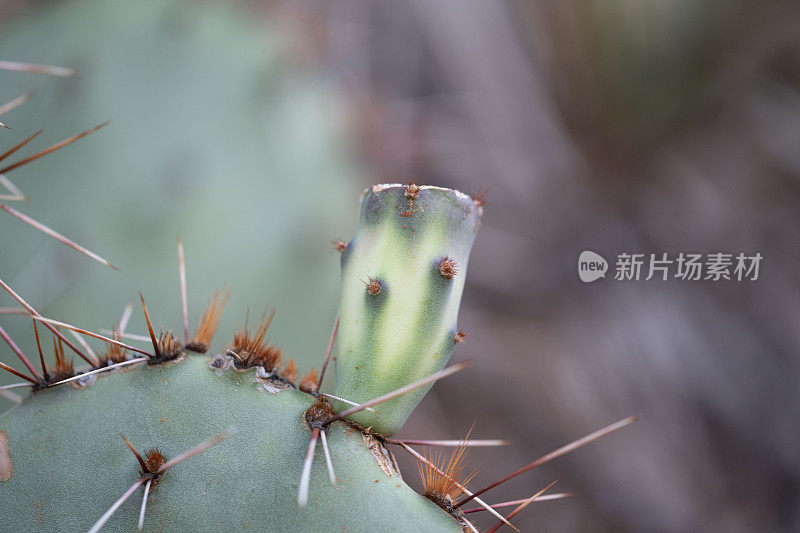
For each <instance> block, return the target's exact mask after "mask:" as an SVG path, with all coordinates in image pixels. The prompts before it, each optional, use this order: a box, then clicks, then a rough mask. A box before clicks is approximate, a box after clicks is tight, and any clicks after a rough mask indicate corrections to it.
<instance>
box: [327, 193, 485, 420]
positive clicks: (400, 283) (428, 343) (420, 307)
mask: <svg viewBox="0 0 800 533" xmlns="http://www.w3.org/2000/svg"><path fill="white" fill-rule="evenodd" d="M481 211H482V210H481V208H480V207H478V206H477V205H476V204H475V202H474V201H473V200H472V198H470V197H469V196H467V195H465V194H463V193H460V192H458V191H454V190H451V189H443V188H439V187H427V186H417V185H408V186H403V185H397V184H395V185H376V186H373V187H370V188H369V189H367V191H366V192H365V193H364V195H363V197H362V199H361V218H360V221H359V226H358V231H357V233H356V236H355V237H354V238H353V240H352V241H350V242H349V243H348V245H347V248H346V249H345V251H344V253H343V254H342V296H341V308H340V313H341V321H340V325H339V339H338V345H337V346H338V348H337V349H338V356H337V361H336V390H335V391H334V393H335V394H336V395H338V396H341V397H344V398H347V399H348V400H351V401H354V402H357V403H363V402H366V401H368V400H370V399H372V398H376V397H378V396H381V395H383V394H386V393H387V392H390V391H392V390H395V389H398V388H400V387H403V386H405V385H408V384H409V383H412V382H414V381H417V380H419V379H421V378H423V377H425V376H427V375H430V374H432V373H434V372H436V371H438V370H441V369H442V368H443V367H444V366H445V364H446V363H447V361H448V359H449V358H450V355H451V354H452V352H453V347H454V345H455V344H456V342H457V338H456V335H457V333H458V329H457V327H456V319H457V317H458V307H459V303H460V301H461V293H462V291H463V289H464V279H465V275H466V271H467V261H468V259H469V253H470V249H471V248H472V243H473V241H474V240H475V235H476V233H477V231H478V228H479V227H480V216H481ZM429 388H430V386H428V387H423V388H421V389H419V390H417V391H414V392H411V393H408V394H405V395H403V396H401V397H399V398H396V399H393V400H390V401H388V402H386V403H385V404H382V405H381V407H380V410H379V411H380V412H379V413H371V412H365V411H364V412H360V413H357V414H355V415H352V416H351V417H349V419H350V420H353V421H354V422H357V423H358V424H360V425H362V426H364V427H371V428H372V430H373V431H374V432H377V433H381V434H384V435H391V434H393V433H394V432H395V431H397V430H398V429H399V428H400V426H402V425H403V423H404V422H405V421H406V419H407V418H408V416H409V415H410V414H411V412H412V411H413V409H414V407H416V405H417V404H418V403H419V402H420V400H421V399H422V397H423V396H424V395H425V393H426V392H427V391H428V389H429Z"/></svg>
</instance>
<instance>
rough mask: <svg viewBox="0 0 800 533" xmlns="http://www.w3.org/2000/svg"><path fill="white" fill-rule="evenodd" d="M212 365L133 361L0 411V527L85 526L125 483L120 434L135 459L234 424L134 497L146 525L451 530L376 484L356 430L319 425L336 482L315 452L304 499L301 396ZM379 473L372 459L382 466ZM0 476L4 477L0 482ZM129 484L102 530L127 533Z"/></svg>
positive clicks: (127, 466) (129, 463)
mask: <svg viewBox="0 0 800 533" xmlns="http://www.w3.org/2000/svg"><path fill="white" fill-rule="evenodd" d="M211 360H212V359H210V358H208V357H205V356H188V357H186V358H185V359H184V360H183V361H181V362H177V363H167V364H164V365H157V366H149V365H145V364H142V365H137V367H136V368H132V369H130V370H125V371H120V372H115V373H113V374H109V375H101V376H99V377H97V379H96V381H95V382H94V383H92V384H91V385H89V386H87V387H85V388H82V389H78V388H76V387H73V386H70V385H62V386H59V387H57V388H54V389H46V390H43V391H39V392H36V393H33V394H31V395H30V396H29V397H28V398H26V399H25V400H24V401H23V403H22V404H20V405H19V406H17V407H15V408H13V409H12V410H10V411H8V412H7V413H6V414H4V415H3V416H2V417H0V474H2V476H0V479H1V478H5V477H7V478H8V479H6V480H5V481H0V502H2V505H0V524H2V529H3V530H4V531H86V530H87V529H88V528H89V527H91V525H92V524H93V523H94V522H95V521H96V520H97V519H98V518H100V516H101V515H102V514H103V512H104V511H105V510H106V509H108V508H109V507H110V506H111V504H112V503H114V501H116V500H117V498H119V497H120V496H121V495H122V494H123V493H124V492H125V491H126V490H127V489H128V488H129V487H130V486H131V485H132V484H133V483H134V482H135V481H136V480H137V479H138V478H139V473H138V471H139V465H138V463H137V462H136V459H135V458H134V456H133V454H132V453H131V452H130V450H129V449H128V448H127V447H126V446H125V444H124V443H123V440H122V438H121V437H120V433H124V434H125V436H126V437H127V438H128V439H129V440H130V441H131V442H132V443H133V445H134V446H136V447H137V449H138V450H139V451H140V452H141V453H143V452H145V451H146V450H149V449H150V448H153V447H158V448H159V449H160V451H161V452H162V453H163V454H164V455H165V456H166V458H167V459H168V460H169V459H170V458H172V457H175V456H177V455H179V454H180V453H182V452H184V451H186V450H188V449H190V448H192V447H193V446H195V445H197V444H198V443H199V442H201V441H203V440H205V439H207V438H208V437H210V436H212V435H214V434H216V433H219V432H220V431H224V430H226V429H228V428H231V427H233V428H235V429H236V432H235V434H234V435H233V436H231V437H230V438H228V439H227V440H225V441H223V442H222V443H220V444H219V445H217V446H215V447H213V448H210V449H209V450H207V451H205V452H204V453H201V454H200V455H197V456H195V457H192V458H191V459H188V460H187V461H185V462H183V463H180V464H178V465H176V466H175V467H173V468H172V469H170V470H169V471H167V472H166V473H165V474H163V476H162V478H161V480H160V481H159V483H158V485H157V486H156V487H155V488H154V489H153V490H152V492H151V493H150V496H149V499H148V506H147V513H146V520H145V530H147V531H222V530H239V529H250V530H255V531H351V532H352V531H365V532H374V531H426V532H428V531H460V530H461V527H460V526H459V524H458V523H457V522H456V521H455V520H454V519H453V518H452V517H451V516H450V515H448V514H446V513H445V512H444V511H442V510H441V509H439V508H438V507H437V506H436V505H434V504H433V503H431V502H430V501H428V500H426V499H425V498H424V497H422V496H420V495H418V494H417V493H415V492H414V491H412V490H411V489H410V488H409V487H408V486H407V485H406V484H405V483H404V482H403V481H402V480H401V479H400V478H399V477H397V475H393V476H391V477H390V476H389V475H387V474H386V473H385V472H384V470H382V468H381V465H380V464H379V462H378V460H377V459H376V457H375V456H373V454H372V453H371V452H370V450H369V447H368V445H367V444H366V442H365V440H364V436H363V435H362V434H361V432H359V431H358V430H356V429H353V428H352V427H349V426H347V425H345V424H343V423H341V422H339V423H334V424H332V425H331V427H330V428H329V438H328V441H329V444H330V449H331V454H332V459H333V464H334V466H335V468H336V474H337V476H338V480H337V483H336V485H332V484H331V483H330V481H329V479H328V475H327V472H326V468H325V462H324V458H323V453H322V450H321V448H320V447H319V446H318V447H317V451H316V456H315V462H314V465H313V468H312V475H311V491H310V497H309V505H308V507H307V508H306V509H298V505H297V489H298V484H299V481H300V474H301V469H302V465H303V459H304V457H305V453H306V449H307V447H308V441H309V437H310V431H309V429H308V427H307V426H306V425H305V422H304V412H305V410H306V409H307V408H308V407H309V406H310V405H311V404H312V402H313V398H312V397H311V396H309V395H307V394H304V393H301V392H299V391H297V390H294V389H288V390H284V391H282V392H279V393H271V392H269V391H268V390H267V389H268V388H269V386H268V385H267V384H265V383H262V382H261V381H260V380H259V379H258V378H257V377H256V375H257V369H250V370H248V371H236V370H232V369H228V370H225V371H221V370H218V369H215V368H212V367H211V366H210V365H209V362H210V361H211ZM384 467H385V465H384ZM9 474H10V477H8V475H9ZM142 494H143V492H142V489H139V490H138V491H137V492H136V493H135V494H134V495H133V496H132V497H131V499H129V500H128V501H127V502H125V504H123V505H122V507H120V508H119V510H118V511H117V512H116V514H115V515H114V516H113V517H112V518H111V519H110V520H109V522H108V523H107V524H106V525H105V527H104V529H103V531H132V530H134V529H135V527H136V523H137V519H138V513H139V506H140V504H141V500H142Z"/></svg>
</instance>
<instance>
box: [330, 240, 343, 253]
mask: <svg viewBox="0 0 800 533" xmlns="http://www.w3.org/2000/svg"><path fill="white" fill-rule="evenodd" d="M331 244H332V245H333V249H334V250H336V251H337V252H339V253H342V252H344V251H345V250H346V249H347V243H346V242H344V241H343V240H342V239H333V240H332V241H331Z"/></svg>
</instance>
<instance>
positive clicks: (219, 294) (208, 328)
mask: <svg viewBox="0 0 800 533" xmlns="http://www.w3.org/2000/svg"><path fill="white" fill-rule="evenodd" d="M230 295H231V291H230V290H225V288H223V289H221V290H216V291H214V294H213V295H212V296H211V299H210V300H209V302H208V305H207V306H206V308H205V310H204V311H203V315H202V316H201V317H200V323H199V324H198V325H197V330H196V331H195V334H194V337H192V340H190V341H189V342H188V343H187V344H186V349H187V350H191V351H193V352H196V353H206V352H207V351H208V347H209V344H211V339H212V338H213V337H214V333H215V332H216V331H217V328H218V327H219V320H220V318H221V317H222V310H223V309H224V308H225V304H226V303H228V297H230Z"/></svg>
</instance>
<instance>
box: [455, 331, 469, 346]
mask: <svg viewBox="0 0 800 533" xmlns="http://www.w3.org/2000/svg"><path fill="white" fill-rule="evenodd" d="M466 336H467V334H466V333H464V331H462V330H458V331H457V332H456V334H455V335H453V344H458V343H460V342H464V337H466Z"/></svg>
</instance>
